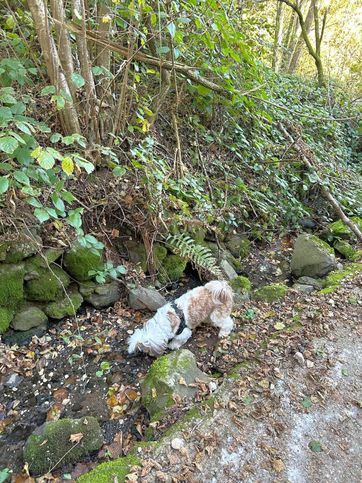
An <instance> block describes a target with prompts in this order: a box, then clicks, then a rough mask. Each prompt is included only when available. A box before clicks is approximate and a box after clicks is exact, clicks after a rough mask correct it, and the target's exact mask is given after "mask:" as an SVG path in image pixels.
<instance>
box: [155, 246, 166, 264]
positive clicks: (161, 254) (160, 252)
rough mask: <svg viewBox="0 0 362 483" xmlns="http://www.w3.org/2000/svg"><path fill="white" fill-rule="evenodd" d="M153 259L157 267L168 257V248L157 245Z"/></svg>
mask: <svg viewBox="0 0 362 483" xmlns="http://www.w3.org/2000/svg"><path fill="white" fill-rule="evenodd" d="M153 257H154V259H155V263H156V267H157V266H158V265H159V264H161V262H162V261H163V260H164V259H165V258H166V257H167V248H166V247H164V246H163V245H159V244H155V245H154V246H153Z"/></svg>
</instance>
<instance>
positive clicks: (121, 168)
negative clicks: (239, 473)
mask: <svg viewBox="0 0 362 483" xmlns="http://www.w3.org/2000/svg"><path fill="white" fill-rule="evenodd" d="M125 172H126V168H125V167H124V166H116V167H115V168H114V169H113V171H112V173H113V174H114V176H117V177H121V176H123V175H124V173H125Z"/></svg>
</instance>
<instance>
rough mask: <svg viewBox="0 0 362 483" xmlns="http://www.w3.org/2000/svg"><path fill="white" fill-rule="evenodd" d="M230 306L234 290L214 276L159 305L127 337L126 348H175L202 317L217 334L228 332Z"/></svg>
mask: <svg viewBox="0 0 362 483" xmlns="http://www.w3.org/2000/svg"><path fill="white" fill-rule="evenodd" d="M232 307H233V291H232V289H231V287H230V286H229V285H228V283H227V282H224V281H217V280H214V281H212V282H209V283H207V284H206V285H204V286H203V287H197V288H194V289H193V290H190V291H189V292H187V293H185V294H184V295H182V296H181V297H180V298H178V299H176V300H175V301H174V302H169V303H167V304H166V305H164V306H163V307H161V308H159V309H158V310H157V312H156V314H155V315H154V317H152V319H150V320H148V321H147V322H146V323H145V325H144V326H143V328H142V329H137V330H136V331H135V332H134V334H133V335H132V336H131V337H130V338H129V339H128V352H129V353H130V354H132V353H133V352H136V351H137V350H139V351H142V352H146V353H148V354H150V355H151V356H159V355H161V354H163V353H164V352H165V350H166V349H167V348H169V349H178V348H179V347H181V346H182V345H183V344H184V343H185V342H186V341H187V340H188V339H189V338H190V337H191V335H192V331H193V329H195V328H196V327H197V326H198V325H200V324H201V322H205V321H208V322H209V323H210V324H211V325H213V326H214V327H218V328H219V329H220V331H219V337H224V336H226V335H229V334H230V332H231V331H232V329H233V320H232V318H231V317H230V314H231V311H232Z"/></svg>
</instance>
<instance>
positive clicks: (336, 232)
mask: <svg viewBox="0 0 362 483" xmlns="http://www.w3.org/2000/svg"><path fill="white" fill-rule="evenodd" d="M351 221H353V222H354V223H355V224H356V225H357V227H358V228H359V230H360V231H362V218H360V217H358V216H352V218H351ZM328 230H329V232H330V233H331V235H332V236H333V237H334V238H354V237H355V235H354V233H353V232H352V231H351V229H350V228H348V226H347V225H346V224H344V223H343V221H342V220H337V221H335V222H334V223H331V224H330V225H329V226H328Z"/></svg>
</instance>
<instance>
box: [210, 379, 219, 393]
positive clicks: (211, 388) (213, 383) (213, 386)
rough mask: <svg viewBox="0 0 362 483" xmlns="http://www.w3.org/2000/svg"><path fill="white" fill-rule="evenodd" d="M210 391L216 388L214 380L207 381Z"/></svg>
mask: <svg viewBox="0 0 362 483" xmlns="http://www.w3.org/2000/svg"><path fill="white" fill-rule="evenodd" d="M209 389H210V392H214V391H215V390H216V389H217V383H216V382H214V381H211V382H209Z"/></svg>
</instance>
